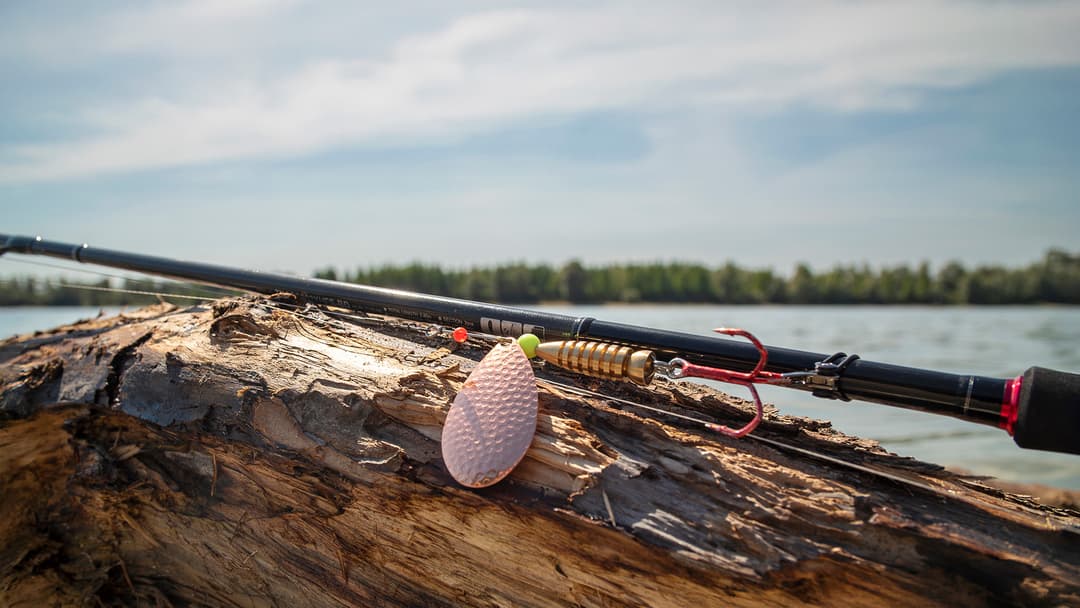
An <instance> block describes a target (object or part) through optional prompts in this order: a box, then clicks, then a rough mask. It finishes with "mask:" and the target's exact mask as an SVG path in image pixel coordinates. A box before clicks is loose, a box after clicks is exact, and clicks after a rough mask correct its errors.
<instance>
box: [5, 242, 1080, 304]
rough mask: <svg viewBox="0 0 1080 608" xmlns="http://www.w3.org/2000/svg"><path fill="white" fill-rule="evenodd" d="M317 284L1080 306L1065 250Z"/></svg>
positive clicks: (31, 293)
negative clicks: (912, 261)
mask: <svg viewBox="0 0 1080 608" xmlns="http://www.w3.org/2000/svg"><path fill="white" fill-rule="evenodd" d="M315 276H316V277H319V278H325V279H335V280H343V281H348V282H353V283H361V284H365V285H376V286H380V287H391V288H396V289H405V290H409V291H417V292H421V293H428V294H434V295H440V296H450V297H455V298H463V299H468V300H480V301H484V302H500V303H507V304H536V303H540V302H552V301H562V302H570V303H574V304H603V303H655V304H660V303H665V304H871V305H872V304H893V305H895V304H934V305H1001V304H1080V254H1070V253H1068V252H1066V251H1063V250H1060V249H1052V250H1050V251H1048V252H1047V253H1046V254H1045V255H1044V256H1043V258H1042V259H1040V260H1039V261H1037V262H1034V263H1032V264H1029V265H1028V266H1025V267H1020V268H1006V267H1003V266H996V265H988V266H978V267H975V268H972V269H968V268H966V267H965V266H963V265H962V264H960V263H957V262H950V263H947V264H945V265H943V266H941V267H940V268H938V269H936V270H933V269H931V267H930V265H929V264H928V263H926V262H923V263H921V264H919V265H917V266H915V267H911V266H908V265H898V266H891V267H883V268H878V269H873V268H871V267H870V266H868V265H866V264H863V265H841V266H836V267H833V268H832V269H830V270H826V271H820V272H814V271H813V270H811V269H810V267H809V266H808V265H806V264H799V265H797V266H796V267H795V269H794V271H793V272H792V273H791V274H790V275H789V276H784V275H781V274H778V273H776V272H775V271H773V270H771V269H747V268H743V267H740V266H738V265H736V264H734V263H731V262H729V263H727V264H724V265H723V266H719V267H714V268H710V267H707V266H704V265H701V264H693V263H683V262H669V263H646V264H610V265H604V266H587V265H584V264H582V263H581V262H579V261H576V260H572V261H570V262H567V263H565V264H563V265H562V266H561V267H555V266H551V265H547V264H526V263H513V264H502V265H497V266H495V267H480V268H471V269H466V270H448V269H443V268H441V267H439V266H437V265H429V264H421V263H412V264H407V265H384V266H379V267H373V268H361V269H358V270H356V271H355V272H353V273H347V272H339V271H338V270H336V269H334V268H331V267H327V268H324V269H322V270H319V271H318V272H316V273H315ZM0 285H2V289H0V306H114V305H128V304H143V303H148V302H153V301H156V300H157V297H156V296H154V295H140V294H131V293H123V292H119V291H111V290H113V289H123V290H136V291H145V292H167V293H182V294H187V295H192V296H205V297H210V298H213V297H220V296H221V295H222V293H221V292H219V291H217V290H213V289H212V288H205V287H198V286H190V285H184V284H177V283H173V282H161V281H154V280H149V279H146V280H142V279H140V280H133V279H127V280H124V281H118V280H110V279H101V280H99V281H94V282H88V283H77V282H72V281H59V280H43V279H37V278H33V277H15V278H10V279H5V280H3V281H0ZM86 286H89V287H90V289H87V288H86Z"/></svg>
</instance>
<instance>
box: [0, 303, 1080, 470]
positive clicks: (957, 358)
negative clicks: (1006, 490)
mask: <svg viewBox="0 0 1080 608" xmlns="http://www.w3.org/2000/svg"><path fill="white" fill-rule="evenodd" d="M543 308H544V309H545V310H550V311H553V312H560V313H564V314H570V315H581V316H593V317H597V318H602V319H604V320H610V321H620V322H624V323H633V324H636V325H649V326H653V327H661V328H666V329H675V330H680V331H686V332H691V333H702V334H708V333H709V330H710V329H711V328H713V327H719V326H721V325H726V326H731V327H742V328H745V329H749V330H751V331H753V332H754V333H756V334H757V336H758V337H759V338H761V339H762V341H764V342H765V343H766V344H775V345H782V346H786V347H790V348H798V349H803V350H810V351H815V352H824V353H831V352H835V351H840V350H842V351H845V352H857V353H859V354H860V355H861V356H862V357H863V358H866V359H872V360H876V361H883V362H888V363H895V364H898V365H908V366H913V367H925V368H931V369H938V370H942V371H951V372H958V373H974V374H981V375H987V376H996V377H1011V376H1016V375H1019V374H1021V373H1022V372H1023V371H1024V370H1025V369H1027V368H1028V367H1030V366H1032V365H1041V366H1044V367H1049V368H1053V369H1059V370H1064V371H1073V372H1080V308H1077V307H1061V308H1050V307H1047V308H1027V307H1015V308H1013V307H993V308H934V307H807V306H798V307H794V306H793V307H780V306H776V307H773V306H761V307H757V306H755V307H743V306H603V307H585V306H548V307H543ZM117 310H118V309H113V310H110V311H108V312H110V313H111V312H116V311H117ZM97 314H98V309H97V308H8V309H0V336H3V337H6V336H8V335H11V334H15V333H22V332H28V331H34V330H39V329H47V328H50V327H53V326H56V325H59V324H61V323H68V322H71V321H74V320H76V319H80V318H87V317H94V316H96V315H97ZM728 388H729V389H730V390H731V391H732V392H737V391H738V390H739V389H738V388H731V387H728ZM761 392H762V397H763V398H764V399H765V400H766V401H768V402H771V403H773V404H775V405H776V406H777V407H778V408H780V410H781V411H782V412H784V413H787V414H793V415H799V416H811V417H814V418H822V419H826V420H831V421H832V423H833V426H835V427H836V428H838V429H840V430H842V431H844V432H847V433H851V434H853V435H859V436H863V437H870V438H873V439H877V440H879V441H881V443H882V445H883V446H884V447H885V448H886V449H889V450H891V451H893V452H896V453H899V454H904V455H909V456H914V457H916V458H920V459H922V460H927V461H930V462H937V463H939V464H943V465H946V466H950V467H958V468H963V469H966V470H968V471H971V472H974V473H977V474H982V475H992V476H995V477H1000V478H1002V479H1008V480H1012V481H1020V482H1035V483H1043V484H1047V485H1052V486H1058V487H1063V488H1072V489H1080V456H1070V455H1064V454H1052V453H1047V452H1036V451H1029V450H1022V449H1020V448H1018V447H1017V446H1016V444H1014V443H1013V441H1012V439H1011V438H1010V437H1009V436H1008V435H1006V434H1005V433H1004V431H1001V430H999V429H995V428H992V427H986V426H982V425H978V424H971V423H966V422H963V421H960V420H954V419H952V418H948V417H944V416H935V415H932V414H922V413H918V412H910V411H907V410H903V409H899V408H893V407H888V406H883V405H877V404H871V403H859V402H851V403H842V402H837V401H828V400H825V399H817V398H814V397H812V396H810V395H808V394H806V393H803V392H800V391H793V390H786V389H782V388H777V387H762V389H761Z"/></svg>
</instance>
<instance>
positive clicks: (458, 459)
mask: <svg viewBox="0 0 1080 608" xmlns="http://www.w3.org/2000/svg"><path fill="white" fill-rule="evenodd" d="M536 410H537V391H536V376H535V375H534V374H533V368H532V365H531V364H530V363H529V360H528V359H527V358H526V357H525V352H524V351H523V350H522V348H521V346H519V345H518V344H517V343H516V342H514V343H508V344H496V345H495V348H492V349H491V352H489V353H488V354H487V355H486V356H485V357H484V358H483V359H481V361H480V363H479V364H478V365H477V366H476V369H474V370H473V372H472V373H471V374H469V377H468V378H466V379H465V384H464V386H462V387H461V390H460V391H459V392H458V394H457V397H455V398H454V403H453V405H451V406H450V412H449V413H448V414H447V415H446V423H445V425H444V426H443V431H442V455H443V460H444V461H445V462H446V468H447V469H448V470H449V471H450V475H451V476H452V477H453V478H454V479H455V480H456V481H457V482H458V483H460V484H461V485H463V486H467V487H470V488H483V487H486V486H490V485H492V484H494V483H496V482H498V481H499V480H501V479H502V478H504V477H506V476H507V475H509V474H510V471H512V470H514V467H515V466H517V464H518V463H519V462H521V459H522V458H523V457H524V456H525V452H526V451H527V450H528V449H529V445H530V444H531V443H532V439H533V435H535V434H536Z"/></svg>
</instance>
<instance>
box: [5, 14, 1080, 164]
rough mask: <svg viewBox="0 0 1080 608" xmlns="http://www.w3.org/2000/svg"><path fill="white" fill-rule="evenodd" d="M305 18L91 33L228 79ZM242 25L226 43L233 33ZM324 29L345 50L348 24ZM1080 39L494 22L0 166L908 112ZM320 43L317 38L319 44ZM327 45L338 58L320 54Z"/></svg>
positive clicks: (853, 17)
mask: <svg viewBox="0 0 1080 608" xmlns="http://www.w3.org/2000/svg"><path fill="white" fill-rule="evenodd" d="M290 9H295V10H290ZM301 11H302V9H300V8H296V7H291V6H290V5H289V3H287V2H280V1H274V0H251V1H249V2H244V3H241V4H232V3H225V4H224V5H222V4H221V3H216V2H204V1H201V0H200V1H199V2H192V3H188V4H185V5H166V6H164V7H159V8H153V9H151V10H147V9H141V12H138V13H131V14H121V15H112V16H108V17H107V18H106V20H105V24H106V25H105V26H103V27H100V28H91V29H90V32H91V33H93V32H96V33H97V34H96V35H97V36H99V38H98V39H93V38H92V39H91V40H90V41H89V42H90V43H91V45H92V49H93V50H92V52H97V53H100V54H101V55H102V56H108V55H109V54H111V53H116V52H119V51H122V52H125V53H142V54H146V55H153V56H165V57H170V58H172V60H173V61H175V62H177V63H178V64H180V65H183V64H184V62H187V61H195V60H194V59H191V55H193V54H196V55H198V54H201V56H202V58H203V60H204V61H205V60H206V53H210V56H209V59H210V60H211V61H220V62H221V63H222V64H223V65H229V64H232V63H234V62H240V63H242V64H243V65H251V62H259V61H260V59H259V57H260V53H267V52H268V49H269V48H270V47H271V46H272V44H273V40H274V36H275V34H274V32H284V31H287V30H288V29H289V28H290V27H294V26H296V24H297V21H296V18H297V14H298V13H299V12H301ZM252 23H256V24H257V27H256V26H255V25H251V24H252ZM357 23H358V26H357V27H358V31H357V32H356V33H354V34H352V35H355V36H358V37H362V36H363V35H364V32H365V31H369V30H371V31H373V30H375V29H377V28H378V27H379V22H378V19H374V18H367V19H364V20H359V21H358V22H357ZM241 26H243V27H241ZM248 26H250V27H248ZM305 27H311V24H308V25H307V26H305ZM238 28H239V29H240V30H242V31H240V32H238V33H237V34H236V36H235V37H234V38H235V40H236V41H237V42H235V46H230V42H229V41H230V40H231V39H230V37H229V35H228V34H229V32H230V31H233V30H236V29H238ZM200 31H205V32H206V35H205V36H204V37H201V36H199V35H198V32H200ZM331 31H332V32H334V35H336V36H348V35H350V33H349V31H348V28H341V27H335V28H331ZM1077 31H1080V4H1076V3H1072V2H1045V3H1017V4H1012V3H994V4H985V3H974V2H961V3H954V2H942V1H935V0H924V1H922V2H908V3H857V4H854V3H848V2H827V3H810V2H787V3H780V4H770V5H768V6H766V5H764V4H760V3H747V4H746V5H745V6H739V5H733V4H724V5H720V4H713V3H703V4H694V5H691V4H683V5H679V6H671V5H669V4H664V5H657V4H645V5H642V6H627V5H615V6H611V7H605V8H587V9H558V10H544V9H538V10H513V11H505V10H502V11H481V12H474V13H471V14H467V15H463V16H459V17H456V18H453V19H450V20H449V21H448V22H447V23H446V24H445V25H444V26H442V27H438V28H433V29H431V31H425V32H420V33H416V32H413V33H409V34H406V35H401V36H398V37H397V39H396V41H395V42H393V43H392V44H389V45H387V46H384V47H382V48H379V49H375V50H368V51H364V52H358V53H356V54H352V55H348V54H346V55H343V54H342V53H341V49H342V48H345V47H343V46H342V44H341V41H340V40H339V41H337V42H333V41H331V42H327V43H326V46H323V45H319V44H313V46H312V49H311V50H310V51H309V52H308V54H307V55H305V56H304V57H303V58H301V59H298V60H297V61H294V62H289V64H288V65H287V66H285V67H281V66H278V65H274V64H272V63H270V64H266V65H260V66H259V69H255V70H247V71H245V72H243V73H244V74H246V75H245V76H243V77H238V76H237V71H235V70H220V71H214V70H210V71H209V73H208V74H207V75H206V76H205V77H203V78H201V79H199V80H198V81H197V82H194V83H193V82H190V81H185V82H184V83H183V85H182V86H177V87H172V88H170V87H162V88H161V89H160V90H159V92H158V93H157V94H149V93H148V94H147V95H146V96H145V97H143V98H141V99H134V100H129V101H116V100H111V101H108V102H102V104H101V105H99V106H97V107H92V108H90V109H89V110H87V111H85V112H84V113H83V114H82V116H83V118H84V120H85V122H86V123H87V127H89V128H91V129H94V130H95V132H96V133H98V134H96V135H93V136H91V137H88V138H85V139H79V140H72V141H61V142H59V143H55V142H52V143H46V144H38V145H20V146H6V147H2V148H0V158H16V159H19V160H18V161H16V162H11V161H8V162H7V163H6V164H0V180H6V181H20V180H41V179H50V178H62V177H68V176H77V175H85V174H94V173H101V172H118V171H131V170H139V169H147V168H154V167H166V166H176V165H185V164H197V163H206V162H213V161H220V160H228V159H246V158H266V157H287V156H292V155H302V154H305V153H309V152H312V151H317V150H321V149H327V148H332V147H335V146H343V145H387V144H390V145H393V144H395V143H400V142H424V141H429V140H431V139H434V138H438V139H442V138H447V137H456V136H460V135H464V134H469V133H475V132H480V131H483V130H488V129H492V128H496V127H497V126H498V125H500V124H505V123H507V122H510V121H517V120H523V119H527V118H528V117H530V116H535V115H541V114H546V115H550V114H559V113H572V112H579V111H593V110H604V109H631V110H634V109H645V110H649V109H656V108H681V107H686V106H696V107H700V106H716V107H720V108H724V109H727V110H729V111H738V110H741V109H745V108H761V107H763V106H764V107H768V106H770V105H783V104H789V103H809V104H816V105H820V106H825V107H830V108H836V109H838V110H849V111H850V110H860V109H865V108H881V107H890V108H896V107H913V106H916V105H917V104H918V101H919V95H920V92H921V91H922V90H924V89H926V88H937V87H953V86H959V85H964V84H968V83H971V82H974V81H977V80H979V79H981V78H985V77H988V76H990V75H993V74H996V73H1000V72H1003V71H1007V70H1014V69H1024V68H1038V67H1050V66H1062V65H1075V64H1077V63H1080V43H1078V42H1077V41H1076V39H1077V37H1076V32H1077ZM245 32H246V33H245ZM256 34H257V36H256ZM307 35H308V36H310V37H311V39H312V40H314V39H315V38H317V37H318V31H317V28H315V29H313V30H312V31H310V32H308V33H307ZM253 40H257V41H258V44H254V43H253V42H252V41H253ZM358 46H362V45H358ZM323 48H326V49H333V50H332V51H331V50H328V51H326V52H325V54H320V52H319V50H320V49H323ZM267 61H269V60H267ZM298 64H299V65H298ZM199 65H204V64H199ZM213 74H222V75H221V76H214V75H213Z"/></svg>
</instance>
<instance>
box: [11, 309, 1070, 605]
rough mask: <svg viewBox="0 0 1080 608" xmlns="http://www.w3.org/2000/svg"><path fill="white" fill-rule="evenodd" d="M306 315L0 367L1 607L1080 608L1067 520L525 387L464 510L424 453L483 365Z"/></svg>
mask: <svg viewBox="0 0 1080 608" xmlns="http://www.w3.org/2000/svg"><path fill="white" fill-rule="evenodd" d="M304 315H305V316H303V317H298V316H296V315H291V314H287V313H285V312H283V311H281V310H276V309H273V308H268V307H267V306H266V305H265V304H264V301H263V300H257V299H249V300H229V301H223V302H219V303H217V304H215V305H214V306H213V307H212V308H210V307H193V308H185V309H175V308H172V307H169V306H165V305H162V306H157V307H151V308H147V309H143V310H140V311H137V312H134V313H130V314H126V315H122V316H120V317H116V318H110V319H104V318H102V319H96V320H92V321H88V322H84V323H80V324H77V325H74V326H70V327H64V328H59V329H57V330H55V331H52V332H48V333H39V334H37V335H34V336H24V337H20V338H16V339H11V340H8V341H5V342H3V343H0V391H2V392H0V415H2V416H3V419H4V421H3V422H2V423H0V491H2V498H3V500H2V502H0V573H2V574H0V604H3V605H8V606H38V605H51V604H59V605H97V604H98V603H104V604H114V603H116V604H132V605H134V604H150V603H154V604H159V605H168V604H173V605H181V604H189V603H193V604H208V605H222V606H233V605H235V606H253V605H255V606H262V605H268V606H269V605H274V606H276V605H281V606H299V605H365V606H367V605H372V606H416V605H433V606H436V605H481V606H511V605H513V606H562V605H581V606H612V605H651V606H682V607H685V606H688V605H690V606H694V605H702V606H705V605H736V606H740V605H762V604H773V605H784V606H788V605H800V604H830V605H835V604H847V605H880V604H883V603H885V604H889V605H897V606H904V605H919V606H923V605H928V604H942V605H957V604H965V605H972V604H973V605H996V604H1013V603H1016V604H1028V605H1040V604H1044V605H1060V604H1074V605H1075V604H1077V603H1080V542H1078V541H1080V535H1078V530H1080V514H1078V513H1077V512H1076V511H1075V510H1071V509H1066V508H1054V507H1050V506H1045V505H1042V504H1039V503H1038V502H1036V501H1034V500H1033V499H1030V498H1027V497H1022V496H1017V495H1013V494H1009V493H1006V492H1003V491H1000V490H996V489H993V488H991V487H988V486H986V485H983V484H982V483H980V482H979V481H977V480H974V479H971V478H967V477H964V476H961V475H957V474H953V473H950V472H948V471H946V470H942V469H940V468H938V467H935V466H933V465H928V464H925V463H921V462H918V461H914V460H911V459H907V458H901V457H897V456H894V455H891V454H888V453H886V452H884V451H882V450H880V449H879V448H878V447H877V446H876V445H874V444H873V443H872V442H868V441H865V440H860V439H856V438H852V437H847V436H844V435H841V434H839V433H836V432H834V431H833V430H831V429H830V428H829V426H828V424H827V423H823V422H820V421H813V420H808V419H803V418H793V417H787V416H781V415H778V414H776V413H775V412H770V414H769V416H768V418H767V420H766V421H765V423H763V424H762V426H761V427H760V429H759V431H757V432H756V433H757V434H759V435H761V436H763V437H771V438H775V439H780V440H783V441H786V442H789V443H792V444H796V445H798V446H800V447H802V448H805V449H810V450H814V451H817V452H821V453H825V454H827V455H830V456H833V457H836V458H841V459H844V460H848V461H851V462H856V463H859V464H862V465H865V466H869V467H875V468H877V469H880V470H884V471H888V472H889V473H892V474H894V475H896V476H900V477H903V478H906V479H910V480H912V481H916V482H918V483H921V484H923V485H924V486H927V488H924V489H919V488H916V487H912V486H910V485H905V484H900V483H897V482H896V481H893V480H889V479H885V478H882V477H880V476H876V475H872V474H869V473H865V472H860V471H855V470H851V469H849V468H845V467H839V466H836V465H834V464H830V463H828V462H824V461H821V460H816V459H813V458H809V457H807V456H805V455H800V454H795V453H788V452H786V451H782V450H778V449H776V448H773V447H770V446H768V445H764V444H762V443H760V442H756V441H753V440H742V441H739V440H730V439H727V438H724V437H718V436H716V435H711V434H707V433H706V432H703V431H701V430H699V429H697V428H694V427H691V426H687V425H682V424H681V423H678V422H677V421H675V422H673V421H670V420H659V419H656V418H648V417H644V416H642V415H641V413H640V412H638V411H634V410H633V409H632V408H625V409H620V408H617V407H616V406H614V405H613V404H611V403H608V402H604V401H602V400H597V399H591V398H582V397H577V396H573V395H569V394H564V393H563V392H561V391H560V390H559V389H557V388H552V387H551V386H548V385H543V384H542V385H541V386H540V418H539V423H538V428H537V434H536V438H535V440H534V441H533V444H532V447H531V448H530V450H529V452H528V454H527V455H526V458H525V460H524V461H523V462H522V464H521V465H520V466H519V467H518V468H517V469H516V470H515V472H514V473H513V474H512V475H511V476H510V478H508V480H507V481H504V482H502V483H500V484H498V485H496V486H494V487H492V488H488V489H485V490H481V491H471V490H465V489H463V488H461V487H459V486H457V485H455V484H454V483H453V481H452V480H451V479H450V478H449V476H448V475H447V474H446V471H445V468H444V467H443V465H442V462H441V458H440V450H439V434H440V430H441V426H442V422H443V420H444V418H445V415H446V411H447V409H448V407H449V404H450V402H451V401H452V399H453V396H454V394H455V392H456V390H457V389H458V388H459V387H460V386H461V384H462V382H463V381H464V379H465V376H466V375H467V373H468V370H469V369H470V368H471V366H473V365H475V363H474V362H475V361H476V360H478V359H479V358H480V356H481V355H482V354H483V348H482V347H476V348H464V349H461V350H458V351H456V352H450V351H449V350H447V348H446V347H448V346H449V344H450V341H449V340H448V339H446V338H445V337H444V336H440V335H437V334H435V333H434V332H433V330H432V329H433V328H431V327H428V326H424V325H421V324H416V323H403V322H386V321H383V320H379V319H369V320H367V321H364V322H362V323H348V324H346V323H344V322H342V321H339V320H333V319H330V318H329V317H327V316H326V315H325V314H324V313H322V312H319V311H317V310H308V311H307V312H305V313H304ZM540 375H541V376H546V377H551V378H556V379H559V380H560V381H562V382H569V383H586V384H587V385H588V386H589V387H591V388H594V389H596V390H600V391H602V392H604V393H606V394H614V395H619V396H622V397H625V398H628V399H633V400H637V401H640V402H643V403H650V404H654V405H659V406H663V407H669V408H670V407H675V408H678V409H679V410H680V411H684V412H693V413H698V414H700V413H704V414H705V415H706V416H711V417H714V418H716V419H718V420H721V421H725V422H728V423H729V424H737V423H739V421H741V420H745V419H746V417H747V416H748V415H749V411H750V410H749V404H747V403H746V402H743V401H741V400H738V399H735V398H732V397H729V396H726V395H724V394H722V393H718V392H715V391H712V390H711V389H708V388H704V387H700V386H697V385H693V384H679V385H676V384H674V383H669V382H660V383H659V384H657V385H656V386H655V387H654V388H652V389H642V388H638V387H634V386H629V385H626V384H621V383H607V382H599V381H592V380H583V379H581V378H578V377H573V376H569V375H562V374H561V373H560V372H558V371H555V370H544V371H543V372H542V373H541V374H540ZM673 404H674V405H673Z"/></svg>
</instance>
